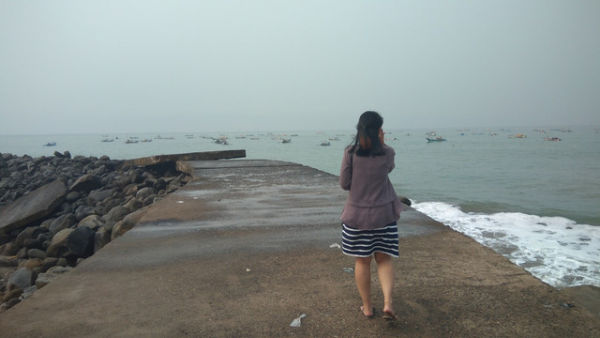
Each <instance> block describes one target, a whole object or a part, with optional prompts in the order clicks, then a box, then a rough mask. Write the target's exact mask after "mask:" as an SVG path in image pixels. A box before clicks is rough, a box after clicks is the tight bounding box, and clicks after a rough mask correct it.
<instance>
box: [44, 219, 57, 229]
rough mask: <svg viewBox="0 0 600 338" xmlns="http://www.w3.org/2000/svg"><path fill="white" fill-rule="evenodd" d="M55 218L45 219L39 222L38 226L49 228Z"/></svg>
mask: <svg viewBox="0 0 600 338" xmlns="http://www.w3.org/2000/svg"><path fill="white" fill-rule="evenodd" d="M55 219H56V218H48V219H47V220H45V221H43V222H42V223H41V224H40V227H42V228H45V229H49V228H50V224H52V222H54V220H55Z"/></svg>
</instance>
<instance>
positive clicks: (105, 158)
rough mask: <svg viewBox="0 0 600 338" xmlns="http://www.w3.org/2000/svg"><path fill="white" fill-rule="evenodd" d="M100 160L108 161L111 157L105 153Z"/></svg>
mask: <svg viewBox="0 0 600 338" xmlns="http://www.w3.org/2000/svg"><path fill="white" fill-rule="evenodd" d="M99 160H100V161H103V162H106V161H110V157H108V156H106V155H103V156H101V157H100V158H99Z"/></svg>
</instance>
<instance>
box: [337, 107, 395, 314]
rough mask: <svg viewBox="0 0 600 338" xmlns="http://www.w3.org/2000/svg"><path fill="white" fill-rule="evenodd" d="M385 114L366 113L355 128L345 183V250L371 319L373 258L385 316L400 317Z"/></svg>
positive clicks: (342, 182) (345, 163) (342, 180)
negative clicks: (395, 292)
mask: <svg viewBox="0 0 600 338" xmlns="http://www.w3.org/2000/svg"><path fill="white" fill-rule="evenodd" d="M382 125H383V118H382V117H381V116H380V115H379V114H378V113H377V112H374V111H367V112H364V113H363V114H362V115H361V116H360V119H359V120H358V125H357V126H356V129H357V134H356V139H355V141H354V144H353V145H351V146H349V147H347V148H346V150H345V151H344V159H343V161H342V169H341V173H340V185H341V187H342V189H344V190H349V191H350V193H349V194H348V199H347V200H346V204H345V205H344V211H343V212H342V217H341V219H342V229H343V230H342V244H343V245H342V251H343V252H344V254H346V255H349V256H353V257H355V267H354V277H355V279H356V286H357V288H358V292H359V294H360V297H361V299H362V306H361V307H360V310H361V311H362V313H363V315H365V316H366V317H367V318H372V317H373V315H374V313H373V312H374V309H373V307H372V304H371V257H372V256H374V257H375V261H376V262H377V274H378V275H379V281H380V282H381V289H382V291H383V298H384V304H383V317H384V318H386V319H390V320H391V319H396V315H395V313H394V309H393V307H392V288H393V285H394V269H393V265H392V257H396V258H397V257H398V227H397V224H396V221H397V220H398V218H399V217H400V201H399V200H398V197H397V196H396V192H395V191H394V187H393V186H392V183H391V182H390V179H389V178H388V173H389V172H391V171H392V169H394V155H395V152H394V149H392V148H391V147H388V146H387V145H385V143H384V137H383V135H384V133H383V130H382V129H381V126H382Z"/></svg>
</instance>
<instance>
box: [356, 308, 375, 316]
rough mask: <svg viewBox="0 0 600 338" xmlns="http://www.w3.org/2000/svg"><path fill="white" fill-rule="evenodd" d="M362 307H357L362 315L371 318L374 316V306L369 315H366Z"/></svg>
mask: <svg viewBox="0 0 600 338" xmlns="http://www.w3.org/2000/svg"><path fill="white" fill-rule="evenodd" d="M363 309H364V307H363V306H362V305H361V306H360V308H358V310H359V311H360V313H362V315H363V316H365V317H367V318H368V319H373V317H375V308H373V310H372V312H373V313H371V314H370V315H368V316H367V315H366V314H365V311H363Z"/></svg>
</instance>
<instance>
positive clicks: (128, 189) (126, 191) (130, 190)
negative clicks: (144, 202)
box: [123, 184, 138, 196]
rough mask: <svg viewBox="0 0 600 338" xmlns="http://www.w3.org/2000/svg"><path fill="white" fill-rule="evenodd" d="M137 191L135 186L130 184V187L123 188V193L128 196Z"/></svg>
mask: <svg viewBox="0 0 600 338" xmlns="http://www.w3.org/2000/svg"><path fill="white" fill-rule="evenodd" d="M137 191H138V187H137V185H136V184H130V185H128V186H126V187H125V188H123V193H124V194H125V195H128V196H129V195H133V194H135V193H137Z"/></svg>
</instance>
